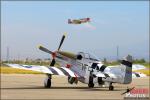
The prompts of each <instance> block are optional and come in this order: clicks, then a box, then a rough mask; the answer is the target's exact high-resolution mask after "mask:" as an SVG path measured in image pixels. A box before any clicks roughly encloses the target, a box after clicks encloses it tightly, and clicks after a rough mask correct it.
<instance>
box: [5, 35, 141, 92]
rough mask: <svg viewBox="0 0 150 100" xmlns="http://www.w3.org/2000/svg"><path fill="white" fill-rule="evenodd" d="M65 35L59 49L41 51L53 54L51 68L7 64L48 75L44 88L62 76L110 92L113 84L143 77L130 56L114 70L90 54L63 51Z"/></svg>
mask: <svg viewBox="0 0 150 100" xmlns="http://www.w3.org/2000/svg"><path fill="white" fill-rule="evenodd" d="M65 36H66V35H65V34H64V35H63V36H62V39H61V41H60V44H59V46H58V49H57V50H56V51H50V50H48V49H47V48H45V47H43V46H39V49H40V50H42V51H44V52H46V53H48V54H51V56H52V61H51V63H50V66H38V65H21V64H7V65H8V66H10V67H12V68H19V69H25V70H33V71H38V72H42V73H45V74H46V75H47V77H46V79H45V81H44V86H45V88H50V87H51V80H52V75H62V76H67V77H68V83H70V84H73V83H75V84H77V83H78V81H80V82H82V83H85V84H88V87H89V88H93V87H94V85H95V84H97V83H98V84H99V85H100V86H102V85H105V84H106V83H107V84H108V87H109V90H114V86H113V85H112V84H113V83H120V84H130V83H131V82H132V76H133V75H134V76H135V77H143V76H142V75H141V74H140V73H132V56H130V55H128V56H126V57H125V58H124V59H123V60H121V62H120V65H118V66H119V67H118V68H115V69H114V68H113V67H109V66H106V65H104V64H103V63H102V62H100V60H99V59H97V58H96V57H94V56H92V55H91V54H89V53H84V52H79V53H78V54H74V53H70V52H66V51H61V50H60V48H61V46H62V44H63V41H64V39H65ZM56 61H58V62H61V63H60V67H55V64H56Z"/></svg>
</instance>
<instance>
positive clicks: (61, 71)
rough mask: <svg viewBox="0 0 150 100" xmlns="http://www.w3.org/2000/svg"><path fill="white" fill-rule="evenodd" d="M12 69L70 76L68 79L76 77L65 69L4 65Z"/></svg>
mask: <svg viewBox="0 0 150 100" xmlns="http://www.w3.org/2000/svg"><path fill="white" fill-rule="evenodd" d="M6 65H7V66H9V67H12V68H18V69H24V70H31V71H37V72H41V73H45V74H53V75H61V76H70V77H78V75H77V74H76V73H74V72H73V71H72V70H70V69H69V68H66V67H60V68H58V67H47V66H38V65H21V64H6Z"/></svg>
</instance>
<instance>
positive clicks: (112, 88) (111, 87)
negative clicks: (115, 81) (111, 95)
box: [109, 83, 114, 91]
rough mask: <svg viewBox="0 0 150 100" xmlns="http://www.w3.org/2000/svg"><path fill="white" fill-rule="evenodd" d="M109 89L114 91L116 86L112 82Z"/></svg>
mask: <svg viewBox="0 0 150 100" xmlns="http://www.w3.org/2000/svg"><path fill="white" fill-rule="evenodd" d="M109 90H110V91H113V90H114V86H112V83H110V85H109Z"/></svg>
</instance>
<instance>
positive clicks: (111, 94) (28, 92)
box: [1, 74, 149, 100]
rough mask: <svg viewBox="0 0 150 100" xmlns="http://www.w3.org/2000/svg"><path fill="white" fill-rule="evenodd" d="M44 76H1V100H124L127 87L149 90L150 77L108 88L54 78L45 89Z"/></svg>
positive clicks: (64, 78) (58, 77)
mask: <svg viewBox="0 0 150 100" xmlns="http://www.w3.org/2000/svg"><path fill="white" fill-rule="evenodd" d="M45 77H46V75H44V74H37V75H34V74H1V99H2V100H3V99H6V100H7V99H15V100H17V99H30V100H33V99H42V100H43V99H65V100H66V99H86V100H87V99H123V98H124V97H125V95H121V93H123V92H125V90H126V89H127V87H135V88H149V77H146V78H138V79H133V81H132V83H131V84H128V85H123V84H114V91H109V90H108V88H104V87H103V88H100V87H99V86H98V85H97V86H96V87H95V88H88V86H87V84H83V83H80V82H78V84H77V85H76V84H73V85H71V84H68V82H67V77H61V76H53V78H52V87H51V88H50V89H46V88H44V87H43V81H44V78H45Z"/></svg>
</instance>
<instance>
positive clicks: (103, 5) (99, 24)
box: [1, 1, 149, 59]
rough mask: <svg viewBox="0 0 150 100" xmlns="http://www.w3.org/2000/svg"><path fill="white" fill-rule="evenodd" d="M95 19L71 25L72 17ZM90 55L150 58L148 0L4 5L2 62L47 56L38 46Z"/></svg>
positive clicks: (42, 2) (7, 2)
mask: <svg viewBox="0 0 150 100" xmlns="http://www.w3.org/2000/svg"><path fill="white" fill-rule="evenodd" d="M84 17H90V18H91V23H90V24H82V25H69V24H68V23H67V20H68V18H71V19H78V18H84ZM64 32H67V33H68V34H67V37H66V39H65V41H64V44H63V46H62V48H61V50H64V51H70V52H75V53H77V52H79V51H84V52H90V53H92V54H94V55H96V56H97V57H99V58H101V59H103V58H104V57H106V58H108V59H116V47H117V46H119V57H120V58H121V57H123V56H125V55H127V54H131V55H133V57H134V58H146V59H148V57H149V4H148V1H106V2H104V1H76V2H75V1H71V2H68V1H62V2H61V1H56V2H54V1H49V2H48V1H38V2H37V1H22V2H19V1H12V2H10V1H3V2H2V3H1V42H2V43H1V47H2V59H6V48H7V47H9V49H10V51H9V52H10V59H18V58H19V59H24V58H27V57H28V58H33V59H35V58H48V57H49V55H48V54H46V53H44V52H42V51H40V50H38V48H37V46H38V45H39V44H41V45H43V46H46V47H48V48H49V49H50V50H52V51H53V50H56V49H57V47H58V45H59V42H60V39H61V36H62V35H63V33H64Z"/></svg>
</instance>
